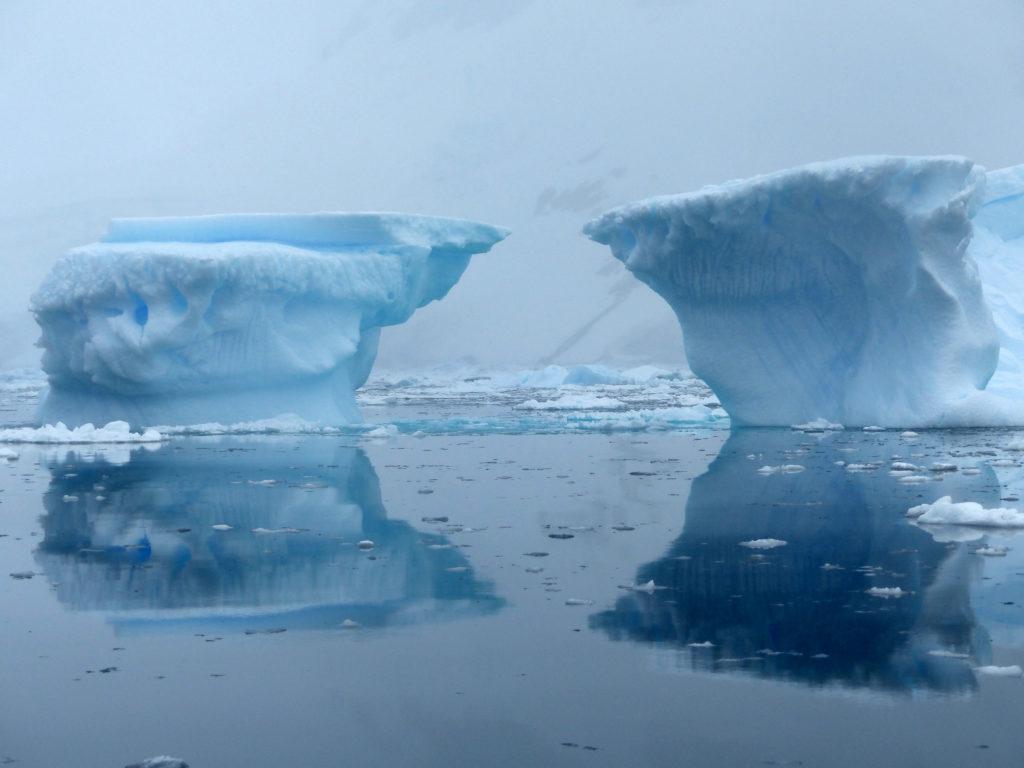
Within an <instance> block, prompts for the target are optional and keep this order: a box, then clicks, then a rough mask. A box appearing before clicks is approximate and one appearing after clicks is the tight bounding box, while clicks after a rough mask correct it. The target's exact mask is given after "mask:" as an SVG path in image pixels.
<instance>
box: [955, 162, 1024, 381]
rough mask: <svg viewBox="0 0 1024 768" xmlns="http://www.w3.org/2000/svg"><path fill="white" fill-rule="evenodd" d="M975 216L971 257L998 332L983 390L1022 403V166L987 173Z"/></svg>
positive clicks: (1023, 211)
mask: <svg viewBox="0 0 1024 768" xmlns="http://www.w3.org/2000/svg"><path fill="white" fill-rule="evenodd" d="M986 179H987V184H986V187H985V197H984V200H983V204H982V207H981V209H980V210H979V211H978V213H977V214H976V215H975V217H974V238H973V240H972V241H971V246H970V251H969V252H970V255H971V256H972V258H973V259H974V261H975V262H976V263H977V265H978V269H979V271H980V273H981V281H982V283H983V284H984V286H985V299H986V301H987V302H988V305H989V307H991V309H992V315H993V317H994V318H995V323H996V328H997V329H998V332H999V345H1000V349H999V366H998V368H996V372H995V375H994V376H993V377H992V381H991V382H989V385H988V387H987V390H988V391H989V392H992V393H994V394H997V395H1002V396H1004V397H1010V398H1015V399H1018V400H1021V399H1024V271H1022V270H1021V265H1022V264H1024V165H1018V166H1015V167H1013V168H1003V169H1001V170H998V171H990V172H989V173H988V174H987V177H986Z"/></svg>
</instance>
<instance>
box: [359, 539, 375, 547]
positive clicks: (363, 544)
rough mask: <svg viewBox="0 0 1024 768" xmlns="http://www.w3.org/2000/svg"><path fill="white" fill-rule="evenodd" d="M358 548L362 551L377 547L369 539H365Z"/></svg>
mask: <svg viewBox="0 0 1024 768" xmlns="http://www.w3.org/2000/svg"><path fill="white" fill-rule="evenodd" d="M356 546H357V547H359V548H360V549H373V548H374V547H375V546H376V545H375V544H374V543H373V542H372V541H370V540H369V539H363V540H362V541H360V542H359V543H358V544H356Z"/></svg>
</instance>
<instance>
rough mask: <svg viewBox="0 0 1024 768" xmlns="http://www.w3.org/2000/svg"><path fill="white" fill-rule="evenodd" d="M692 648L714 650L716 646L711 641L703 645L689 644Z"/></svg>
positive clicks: (706, 641)
mask: <svg viewBox="0 0 1024 768" xmlns="http://www.w3.org/2000/svg"><path fill="white" fill-rule="evenodd" d="M687 646H689V647H690V648H714V647H715V644H714V643H712V642H711V641H710V640H705V641H704V642H703V643H687Z"/></svg>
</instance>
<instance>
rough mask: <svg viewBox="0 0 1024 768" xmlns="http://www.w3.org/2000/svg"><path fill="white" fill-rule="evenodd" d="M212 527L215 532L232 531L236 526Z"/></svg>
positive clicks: (217, 525) (218, 524)
mask: <svg viewBox="0 0 1024 768" xmlns="http://www.w3.org/2000/svg"><path fill="white" fill-rule="evenodd" d="M210 527H211V528H213V530H215V531H230V530H231V529H232V528H233V527H234V526H231V525H228V524H227V523H216V524H215V525H211V526H210Z"/></svg>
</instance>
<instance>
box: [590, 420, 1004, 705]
mask: <svg viewBox="0 0 1024 768" xmlns="http://www.w3.org/2000/svg"><path fill="white" fill-rule="evenodd" d="M934 439H939V438H934ZM906 448H907V446H906V445H905V444H903V445H902V446H901V445H900V444H899V438H897V437H895V436H893V435H889V434H885V435H881V436H870V437H869V436H867V435H863V434H861V433H842V434H839V435H834V436H831V437H828V438H825V439H823V440H820V441H819V440H816V439H815V438H811V437H808V436H806V435H803V434H800V433H791V432H789V431H781V430H744V431H739V432H736V433H734V434H733V435H732V436H731V437H730V438H729V440H728V441H727V442H726V444H725V445H724V446H723V448H722V451H721V452H720V454H719V456H718V457H717V458H716V459H715V461H714V462H713V463H712V465H711V466H710V468H709V470H708V471H707V473H706V474H704V475H703V476H701V477H699V478H697V479H696V480H695V481H694V483H693V487H692V490H691V493H690V498H689V501H688V503H687V507H686V522H685V526H684V529H683V532H682V534H681V535H680V536H679V538H678V539H676V540H675V541H674V542H673V543H672V545H671V547H670V548H669V550H668V552H666V553H665V555H664V556H663V557H661V558H660V559H659V560H657V561H655V562H653V563H649V564H648V565H645V566H643V567H642V568H640V570H639V572H638V574H637V577H636V579H637V582H640V583H646V582H647V581H649V580H653V581H654V583H655V584H656V585H657V586H659V587H665V589H657V590H656V591H654V592H653V593H651V594H647V593H643V592H629V593H626V594H625V595H623V596H622V597H620V598H619V599H618V600H617V601H616V603H615V606H614V608H613V609H611V610H609V611H605V612H602V613H599V614H596V615H595V616H593V617H592V619H591V623H592V626H594V627H597V628H601V629H603V630H604V631H606V632H607V633H608V634H609V636H611V637H613V638H615V639H630V640H634V641H639V642H651V643H655V644H664V645H666V646H675V647H684V648H687V649H688V652H689V658H690V661H691V662H692V663H693V665H694V666H696V667H698V668H704V669H708V670H713V671H744V672H746V673H749V674H755V675H762V676H768V677H779V678H784V679H792V680H799V681H804V682H808V683H812V684H829V683H831V684H842V685H849V686H857V687H860V686H867V687H872V688H880V689H889V690H906V689H913V688H928V689H933V690H961V689H970V688H971V687H973V685H974V677H973V673H972V671H971V668H970V665H971V663H977V662H982V663H984V661H985V660H986V659H987V656H988V654H989V643H988V639H987V634H986V633H985V631H984V630H983V629H982V628H980V627H979V626H978V625H977V622H976V620H975V616H974V613H973V611H972V608H971V605H970V602H969V589H970V585H971V582H972V581H974V580H976V577H977V567H978V560H979V558H977V557H975V556H973V555H971V554H970V553H969V550H968V548H967V546H966V545H963V544H961V545H956V544H953V545H948V544H943V543H939V542H936V541H935V540H933V538H932V537H931V536H930V535H929V534H928V533H926V532H924V531H922V530H920V529H918V528H916V527H914V526H912V525H909V524H908V523H907V521H906V518H905V512H906V510H907V508H908V507H909V506H911V505H912V504H914V503H919V501H920V500H919V498H918V495H919V494H922V493H925V494H931V493H935V492H936V491H935V490H934V489H933V488H932V487H929V488H928V489H927V490H926V491H923V490H922V487H921V486H919V485H907V484H903V483H900V482H898V480H897V479H896V478H895V477H893V476H891V475H890V474H889V473H888V471H887V469H888V464H889V462H890V461H891V457H892V455H893V454H896V453H900V452H901V451H903V450H906ZM849 449H855V450H853V451H850V450H849ZM925 450H927V448H925ZM838 461H846V462H865V463H867V462H872V461H876V462H881V463H882V466H881V468H879V469H876V470H874V471H866V472H849V471H846V470H845V469H844V468H843V467H842V466H839V465H837V464H836V462H838ZM783 463H793V464H800V465H803V466H804V467H805V468H806V469H805V470H804V471H802V472H799V473H794V474H775V475H768V476H764V475H759V474H758V473H757V472H756V469H757V468H758V467H759V466H761V465H762V464H775V465H778V464H783ZM993 479H994V478H993V477H992V476H991V471H988V473H987V474H982V475H980V476H974V477H963V476H960V475H956V474H948V475H946V476H945V478H944V480H943V481H942V482H941V485H939V484H938V483H935V481H932V483H934V484H935V485H937V486H938V487H939V488H940V489H941V493H942V494H953V495H954V496H955V497H957V498H971V499H974V500H977V501H980V502H983V503H986V504H990V503H992V502H994V501H997V500H998V494H997V492H996V488H997V486H996V485H994V484H993V483H992V482H991V481H992V480H993ZM929 500H930V498H929ZM758 538H777V539H782V540H784V541H786V542H787V544H786V546H783V547H780V548H777V549H773V550H768V551H764V552H763V553H752V552H751V550H749V549H746V548H744V547H741V546H738V543H739V542H741V541H746V540H751V539H758ZM826 563H828V564H830V567H825V565H826ZM835 566H838V567H835ZM872 586H879V587H888V586H899V587H901V588H902V589H903V590H906V591H908V592H909V594H907V595H906V596H904V597H901V598H898V599H889V600H883V599H879V598H877V597H872V596H871V595H869V594H867V592H866V590H867V589H868V588H870V587H872ZM707 642H710V643H712V644H713V645H712V646H709V647H696V646H691V644H701V643H707Z"/></svg>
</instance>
